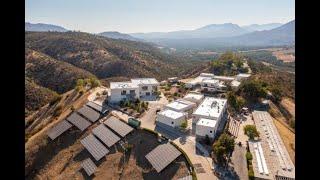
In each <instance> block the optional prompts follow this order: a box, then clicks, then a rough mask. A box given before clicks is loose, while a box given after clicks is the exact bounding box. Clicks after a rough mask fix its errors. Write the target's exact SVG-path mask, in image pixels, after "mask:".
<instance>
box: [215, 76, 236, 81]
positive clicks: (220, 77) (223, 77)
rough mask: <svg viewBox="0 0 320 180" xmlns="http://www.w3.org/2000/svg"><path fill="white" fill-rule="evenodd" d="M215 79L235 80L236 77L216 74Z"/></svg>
mask: <svg viewBox="0 0 320 180" xmlns="http://www.w3.org/2000/svg"><path fill="white" fill-rule="evenodd" d="M213 79H216V80H219V81H229V82H231V81H233V80H234V79H235V78H234V77H231V76H214V77H213Z"/></svg>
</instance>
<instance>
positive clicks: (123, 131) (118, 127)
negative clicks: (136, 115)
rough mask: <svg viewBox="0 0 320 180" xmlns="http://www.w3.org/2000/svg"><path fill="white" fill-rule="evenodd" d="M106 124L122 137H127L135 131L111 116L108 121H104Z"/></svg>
mask: <svg viewBox="0 0 320 180" xmlns="http://www.w3.org/2000/svg"><path fill="white" fill-rule="evenodd" d="M104 124H105V125H107V126H108V127H110V128H111V129H113V130H114V131H115V132H116V133H118V134H119V135H120V136H121V137H125V136H126V135H127V134H129V133H130V132H131V131H133V128H132V127H131V126H129V125H128V124H126V123H124V122H122V121H120V120H119V119H117V118H116V117H114V116H111V117H110V118H108V119H107V120H106V121H104Z"/></svg>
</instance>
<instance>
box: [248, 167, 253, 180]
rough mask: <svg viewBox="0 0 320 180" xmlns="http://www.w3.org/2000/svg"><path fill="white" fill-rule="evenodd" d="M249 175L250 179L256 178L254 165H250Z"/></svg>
mask: <svg viewBox="0 0 320 180" xmlns="http://www.w3.org/2000/svg"><path fill="white" fill-rule="evenodd" d="M248 176H249V180H254V172H253V168H252V165H249V170H248Z"/></svg>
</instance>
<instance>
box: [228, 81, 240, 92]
mask: <svg viewBox="0 0 320 180" xmlns="http://www.w3.org/2000/svg"><path fill="white" fill-rule="evenodd" d="M240 84H241V82H239V81H237V80H233V81H231V83H230V86H231V88H232V89H234V90H237V89H238V88H239V86H240Z"/></svg>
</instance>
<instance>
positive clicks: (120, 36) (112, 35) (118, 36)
mask: <svg viewBox="0 0 320 180" xmlns="http://www.w3.org/2000/svg"><path fill="white" fill-rule="evenodd" d="M98 35H100V36H104V37H107V38H112V39H125V40H130V41H141V39H138V38H134V37H132V36H130V35H129V34H124V33H119V32H117V31H107V32H102V33H99V34H98Z"/></svg>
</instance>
